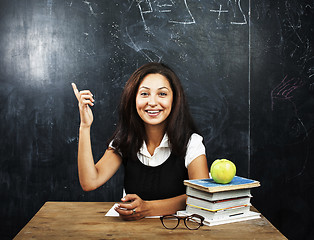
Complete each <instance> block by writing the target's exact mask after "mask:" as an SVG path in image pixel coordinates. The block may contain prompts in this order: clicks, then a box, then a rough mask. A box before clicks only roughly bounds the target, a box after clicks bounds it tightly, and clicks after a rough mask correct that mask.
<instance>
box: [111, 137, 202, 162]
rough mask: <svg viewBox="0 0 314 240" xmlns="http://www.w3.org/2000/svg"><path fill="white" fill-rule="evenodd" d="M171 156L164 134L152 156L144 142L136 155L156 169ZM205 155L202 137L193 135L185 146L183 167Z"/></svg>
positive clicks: (168, 143)
mask: <svg viewBox="0 0 314 240" xmlns="http://www.w3.org/2000/svg"><path fill="white" fill-rule="evenodd" d="M109 147H111V148H113V147H112V142H110V144H109ZM170 154H171V147H170V142H169V140H168V135H167V134H165V135H164V137H163V139H162V140H161V143H160V145H159V146H158V147H157V148H156V149H155V151H154V153H153V155H151V154H150V153H149V152H148V150H147V146H146V143H145V141H144V143H143V145H142V147H141V148H140V150H139V152H138V153H137V157H138V159H139V160H140V161H141V162H142V163H143V164H145V165H147V166H151V167H156V166H159V165H161V164H162V163H164V162H165V161H166V160H167V159H168V158H169V156H170ZM200 155H205V146H204V144H203V137H202V136H200V135H198V134H196V133H193V134H192V135H191V137H190V140H189V142H188V145H187V150H186V155H185V167H188V166H189V164H190V163H191V162H192V161H193V160H194V159H195V158H197V157H198V156H200Z"/></svg>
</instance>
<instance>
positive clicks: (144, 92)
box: [136, 73, 173, 127]
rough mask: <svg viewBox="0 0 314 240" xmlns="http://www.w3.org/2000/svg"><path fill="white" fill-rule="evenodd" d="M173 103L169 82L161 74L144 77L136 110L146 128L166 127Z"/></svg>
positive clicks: (137, 97) (138, 94)
mask: <svg viewBox="0 0 314 240" xmlns="http://www.w3.org/2000/svg"><path fill="white" fill-rule="evenodd" d="M172 101H173V92H172V89H171V86H170V84H169V81H168V80H167V78H166V77H164V76H163V75H161V74H158V73H156V74H148V75H147V76H145V77H144V79H143V81H142V83H141V84H140V86H139V88H138V91H137V94H136V110H137V113H138V115H139V116H140V117H141V119H142V120H143V121H144V123H145V125H146V126H157V125H160V126H163V127H164V126H165V123H166V121H165V120H166V119H167V118H168V116H169V114H170V112H171V108H172Z"/></svg>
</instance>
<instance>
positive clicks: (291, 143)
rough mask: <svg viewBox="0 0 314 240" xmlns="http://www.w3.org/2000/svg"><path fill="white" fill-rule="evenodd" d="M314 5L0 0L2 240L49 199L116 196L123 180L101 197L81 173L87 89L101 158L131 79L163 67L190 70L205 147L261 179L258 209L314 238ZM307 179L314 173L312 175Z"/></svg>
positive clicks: (266, 0) (185, 78)
mask: <svg viewBox="0 0 314 240" xmlns="http://www.w3.org/2000/svg"><path fill="white" fill-rule="evenodd" d="M313 11H314V3H313V1H301V0H299V1H295V0H286V1H272V0H254V1H250V0H241V1H240V0H232V1H230V0H224V1H221V0H220V1H214V0H210V1H201V0H198V1H197V0H187V1H186V0H155V1H153V0H145V1H135V0H125V1H118V0H114V1H100V0H98V1H96V0H90V1H70V0H65V1H64V0H45V1H44V0H37V1H36V0H1V2H0V99H1V100H0V123H1V126H0V136H1V138H0V188H1V189H0V206H1V208H0V222H1V224H0V228H1V229H0V238H1V239H11V238H13V237H14V236H15V235H16V234H17V233H18V232H19V231H20V230H21V228H22V227H23V226H24V225H25V224H26V223H27V222H28V221H29V220H30V219H31V218H32V217H33V216H34V214H35V213H36V212H37V211H38V210H39V209H40V208H41V206H42V205H43V204H44V203H45V202H46V201H118V200H119V199H120V197H121V194H122V182H123V179H122V174H121V171H118V172H117V174H116V175H115V176H114V177H113V178H112V179H111V180H110V181H109V182H107V183H106V184H105V185H104V186H102V187H101V188H99V189H98V190H96V191H93V192H84V191H82V190H81V187H80V185H79V181H78V175H77V163H76V157H77V143H78V127H79V114H78V109H77V101H76V99H75V96H74V94H73V92H72V89H71V82H75V83H76V84H77V86H78V88H79V89H90V90H91V91H92V92H93V94H94V96H95V99H96V104H95V106H94V107H93V111H94V117H95V120H94V123H93V127H92V143H93V152H94V158H95V159H99V158H100V157H101V156H102V154H103V153H104V151H105V148H106V143H107V140H108V138H109V137H110V136H111V134H112V132H113V130H114V128H115V124H116V120H117V105H118V102H119V96H120V94H121V91H122V89H123V86H124V84H125V82H126V81H127V79H128V77H129V76H130V74H131V73H132V72H133V71H134V70H135V69H136V68H137V67H139V66H141V65H142V64H144V63H147V62H149V61H162V62H164V63H166V64H168V65H169V66H170V67H172V68H173V69H174V70H175V71H176V73H177V74H178V75H179V77H180V78H181V81H182V84H183V86H184V88H185V91H186V94H187V95H188V100H189V104H190V109H191V111H192V114H193V116H194V118H195V121H196V122H197V124H198V126H199V128H200V130H201V132H202V135H203V136H204V143H205V145H206V150H207V159H208V164H209V165H210V164H211V163H212V162H213V161H214V160H215V159H217V158H228V159H230V160H232V161H233V162H235V164H236V166H237V175H239V176H244V177H250V178H252V179H255V180H259V181H260V182H261V187H259V188H257V189H254V190H253V192H252V193H253V199H252V202H253V205H254V206H255V207H256V208H257V209H258V210H259V211H260V212H261V213H262V214H263V215H264V216H266V217H267V218H268V220H270V222H271V223H272V224H274V226H275V227H277V228H278V229H279V230H280V231H281V232H282V233H283V234H284V235H285V236H286V237H288V238H289V239H313V238H314V232H313V222H314V217H313V214H312V213H313V211H314V209H313V208H314V207H313V206H314V205H313V198H311V197H310V196H311V195H312V194H311V193H312V192H313V190H314V187H313V186H314V181H313V178H312V176H311V175H313V170H314V168H313V161H314V133H313V127H314V75H313V74H314V57H313V29H314V26H313V22H314V21H313V20H314V19H313V15H314V13H313ZM311 173H312V174H311Z"/></svg>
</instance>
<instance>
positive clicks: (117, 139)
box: [110, 63, 198, 159]
mask: <svg viewBox="0 0 314 240" xmlns="http://www.w3.org/2000/svg"><path fill="white" fill-rule="evenodd" d="M154 73H159V74H161V75H163V76H164V77H166V78H167V79H168V81H169V83H170V86H171V89H172V91H173V103H172V110H171V113H170V115H169V116H168V118H167V120H166V121H167V124H166V132H167V134H168V138H169V141H170V144H171V148H172V151H173V153H174V154H176V155H177V156H180V157H184V156H185V154H186V149H187V144H188V141H189V139H190V137H191V135H192V134H193V133H197V132H198V131H197V129H196V126H195V124H194V121H193V119H192V117H191V114H190V111H189V108H188V104H187V101H186V97H185V94H184V91H183V88H182V85H181V82H180V80H179V78H178V76H177V75H176V74H175V73H174V72H173V71H172V70H171V69H170V68H169V67H168V66H166V65H165V64H163V63H147V64H145V65H143V66H142V67H140V68H138V69H137V70H136V71H135V72H134V73H133V74H132V75H131V77H130V78H129V80H128V81H127V82H126V85H125V87H124V90H123V92H122V95H121V101H120V106H119V122H118V125H117V128H116V130H115V132H114V134H113V136H112V138H111V139H110V141H111V140H113V147H114V148H115V151H116V152H117V153H121V154H122V156H123V157H124V158H125V157H127V158H129V157H131V158H132V159H136V154H137V152H138V151H139V149H140V148H141V146H142V145H143V141H145V140H147V136H146V132H145V127H144V122H143V120H142V119H141V118H140V117H139V115H138V113H137V111H136V94H137V91H138V88H139V85H140V84H141V82H142V81H143V79H144V77H145V76H146V75H148V74H154Z"/></svg>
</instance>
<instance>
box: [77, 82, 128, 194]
mask: <svg viewBox="0 0 314 240" xmlns="http://www.w3.org/2000/svg"><path fill="white" fill-rule="evenodd" d="M72 87H73V91H74V94H75V96H76V98H77V100H78V105H79V111H80V119H81V122H80V130H79V144H78V156H77V161H78V172H79V179H80V184H81V186H82V188H83V190H84V191H91V190H94V189H96V188H98V187H99V186H101V185H103V184H104V183H105V182H106V181H108V179H109V178H110V177H111V176H112V175H113V174H114V173H115V172H116V171H117V170H118V168H119V167H120V165H121V162H122V160H121V157H120V156H119V155H118V154H115V153H114V151H113V150H110V149H109V150H107V151H106V152H105V154H104V156H103V157H102V158H101V159H100V160H99V161H98V163H97V164H96V165H95V162H94V158H93V153H92V147H91V140H90V128H91V125H92V122H93V113H92V110H91V109H90V107H91V106H93V105H94V99H93V94H92V93H91V92H90V91H89V90H83V91H79V90H78V89H77V87H76V85H75V84H74V83H72Z"/></svg>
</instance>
